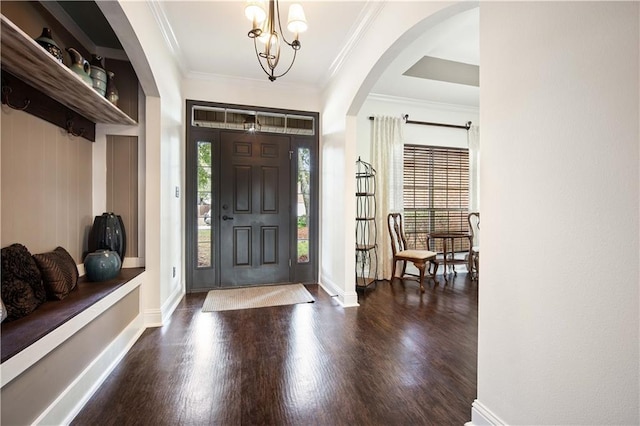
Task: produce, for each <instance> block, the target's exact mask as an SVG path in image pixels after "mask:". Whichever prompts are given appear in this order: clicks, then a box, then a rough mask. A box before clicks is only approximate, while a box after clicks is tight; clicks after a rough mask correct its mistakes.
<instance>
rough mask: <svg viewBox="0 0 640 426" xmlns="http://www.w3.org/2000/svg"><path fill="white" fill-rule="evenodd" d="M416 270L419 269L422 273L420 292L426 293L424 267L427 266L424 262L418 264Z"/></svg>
mask: <svg viewBox="0 0 640 426" xmlns="http://www.w3.org/2000/svg"><path fill="white" fill-rule="evenodd" d="M415 265H416V268H418V270H419V271H420V292H421V293H424V292H425V290H424V267H425V264H424V263H422V262H416V263H415Z"/></svg>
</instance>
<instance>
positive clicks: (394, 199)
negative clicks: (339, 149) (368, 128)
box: [371, 116, 404, 278]
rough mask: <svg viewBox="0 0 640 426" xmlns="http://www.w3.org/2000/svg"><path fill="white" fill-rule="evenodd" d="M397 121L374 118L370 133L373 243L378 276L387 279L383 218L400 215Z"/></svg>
mask: <svg viewBox="0 0 640 426" xmlns="http://www.w3.org/2000/svg"><path fill="white" fill-rule="evenodd" d="M403 126H404V120H403V119H402V118H401V117H388V116H375V117H374V118H373V131H372V133H371V135H372V137H371V165H372V166H373V168H374V169H375V170H376V197H375V198H376V206H377V211H376V231H377V237H376V241H377V243H378V275H380V274H382V276H381V278H389V277H391V259H392V258H393V253H392V251H391V241H390V240H389V231H388V228H387V215H388V214H389V213H391V212H400V213H402V209H403V205H402V169H403V151H404V147H403V143H402V139H403V137H402V130H403Z"/></svg>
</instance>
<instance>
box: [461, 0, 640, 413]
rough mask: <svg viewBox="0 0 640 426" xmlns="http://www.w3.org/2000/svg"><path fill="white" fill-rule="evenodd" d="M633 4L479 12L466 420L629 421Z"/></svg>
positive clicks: (634, 192) (635, 106)
mask: <svg viewBox="0 0 640 426" xmlns="http://www.w3.org/2000/svg"><path fill="white" fill-rule="evenodd" d="M639 6H640V5H639V4H638V3H637V2H628V3H611V2H601V3H600V2H598V3H596V2H584V3H574V2H557V3H547V2H526V3H525V2H513V3H502V2H496V3H482V4H481V5H480V50H481V66H480V87H481V91H480V105H481V111H480V128H481V146H482V161H483V162H482V165H481V179H482V180H481V189H480V192H481V198H482V203H483V204H482V209H483V210H482V214H483V218H482V225H483V230H482V233H483V241H482V257H481V268H480V269H481V270H482V278H481V284H480V296H479V347H478V399H477V401H476V402H475V403H474V406H475V409H474V413H473V421H474V424H486V423H484V422H486V421H487V419H491V418H492V417H493V421H494V422H495V421H502V422H504V423H505V424H513V425H524V424H528V425H531V424H538V425H541V424H557V425H559V424H583V425H586V424H638V422H640V418H639V404H638V401H639V399H638V398H639V389H638V379H639V366H638V363H639V351H638V327H639V317H640V312H639V310H638V302H639V300H638V299H639V293H638V282H639V267H638V254H639V244H638V240H639V235H640V229H639V225H638V221H639V191H638V190H639V185H638V182H639V169H640V168H639V157H638V154H639V150H638V135H639V113H640V108H639V96H638V95H639V85H638V80H639V67H638V61H639V54H638V52H639V47H640V46H639V40H638V39H639V30H640V26H639V20H640V19H639V18H640V13H639Z"/></svg>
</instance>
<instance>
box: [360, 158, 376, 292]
mask: <svg viewBox="0 0 640 426" xmlns="http://www.w3.org/2000/svg"><path fill="white" fill-rule="evenodd" d="M375 193H376V171H375V170H374V168H373V167H371V164H369V163H366V162H364V161H362V160H361V159H360V158H358V161H356V286H357V287H360V288H363V287H367V286H369V285H371V284H373V283H374V282H375V281H376V280H377V277H378V244H377V242H376V234H377V232H376V199H375Z"/></svg>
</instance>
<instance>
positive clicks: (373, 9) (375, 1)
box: [320, 0, 386, 87]
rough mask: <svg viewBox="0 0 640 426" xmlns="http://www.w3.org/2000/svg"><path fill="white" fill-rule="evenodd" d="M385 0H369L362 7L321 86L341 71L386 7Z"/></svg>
mask: <svg viewBox="0 0 640 426" xmlns="http://www.w3.org/2000/svg"><path fill="white" fill-rule="evenodd" d="M385 2H386V0H383V1H379V0H367V2H366V4H365V6H364V7H363V8H362V11H360V15H359V16H358V18H357V19H356V20H355V22H356V23H357V25H355V26H353V27H352V28H351V31H350V32H349V34H348V36H347V41H346V43H345V44H344V46H342V49H341V50H340V52H339V53H338V55H337V56H336V58H335V59H334V60H333V62H332V63H331V65H330V66H329V72H328V73H327V74H326V77H325V78H323V79H322V81H321V82H320V87H325V86H326V85H327V84H328V83H329V81H331V79H332V78H333V77H334V76H335V75H336V74H337V73H338V72H339V71H340V69H342V66H343V65H344V62H345V60H346V59H347V57H348V56H349V55H351V52H352V51H353V49H354V48H355V46H356V45H357V44H358V42H359V41H360V39H362V37H363V36H364V34H365V33H366V31H367V29H368V28H369V26H370V25H371V23H372V22H373V20H374V19H375V18H376V17H377V16H378V14H379V13H380V11H381V10H382V9H383V8H384V5H385Z"/></svg>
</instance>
